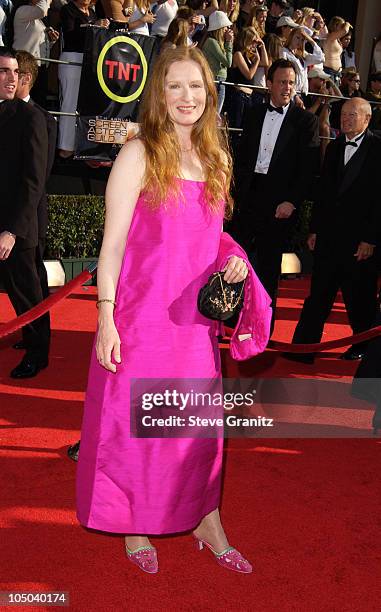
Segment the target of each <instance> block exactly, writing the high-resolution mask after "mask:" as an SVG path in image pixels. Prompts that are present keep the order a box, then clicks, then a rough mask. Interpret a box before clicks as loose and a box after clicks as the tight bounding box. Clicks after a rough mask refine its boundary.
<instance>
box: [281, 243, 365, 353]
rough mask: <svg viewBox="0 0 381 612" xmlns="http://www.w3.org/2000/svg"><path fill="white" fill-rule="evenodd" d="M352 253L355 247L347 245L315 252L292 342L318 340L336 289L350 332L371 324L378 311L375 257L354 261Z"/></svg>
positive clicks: (360, 330)
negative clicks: (308, 289)
mask: <svg viewBox="0 0 381 612" xmlns="http://www.w3.org/2000/svg"><path fill="white" fill-rule="evenodd" d="M354 252H355V249H353V248H348V247H343V248H342V250H340V249H339V248H338V249H337V250H335V249H331V250H323V251H320V252H319V251H317V253H316V256H315V261H314V268H313V272H312V277H311V288H310V295H309V297H308V298H307V299H306V300H305V302H304V305H303V309H302V312H301V315H300V319H299V323H298V324H297V326H296V329H295V332H294V337H293V339H292V342H293V343H296V344H301V343H308V344H309V343H315V342H320V340H321V337H322V334H323V329H324V324H325V322H326V320H327V318H328V316H329V314H330V312H331V310H332V306H333V303H334V301H335V298H336V294H337V292H338V290H339V289H341V291H342V294H343V300H344V304H345V308H346V310H347V314H348V319H349V323H350V326H351V328H352V331H353V333H355V334H356V333H358V332H362V331H365V330H367V329H369V328H370V327H371V326H372V323H373V321H374V318H375V316H376V313H377V268H376V262H375V256H373V257H370V258H369V259H366V260H364V261H357V260H356V258H355V257H354V255H353V254H354ZM357 346H358V347H359V345H357Z"/></svg>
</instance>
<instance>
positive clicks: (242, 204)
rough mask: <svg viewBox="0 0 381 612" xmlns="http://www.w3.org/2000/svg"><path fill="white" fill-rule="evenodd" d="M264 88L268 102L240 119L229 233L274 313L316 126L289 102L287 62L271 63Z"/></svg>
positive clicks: (291, 72)
mask: <svg viewBox="0 0 381 612" xmlns="http://www.w3.org/2000/svg"><path fill="white" fill-rule="evenodd" d="M267 85H268V88H269V93H270V102H269V104H267V105H266V104H260V105H258V106H254V107H253V108H250V109H248V110H247V112H246V115H245V118H244V124H243V134H242V137H241V142H240V148H239V152H238V156H237V160H236V164H235V184H236V194H235V200H236V204H237V209H236V213H235V215H234V218H233V223H232V230H231V231H232V234H233V235H234V237H235V238H236V239H237V240H238V242H240V243H241V244H242V246H243V247H244V248H245V250H246V251H247V253H248V255H249V258H250V261H251V263H252V265H253V267H254V269H255V271H256V273H257V274H258V276H259V278H260V280H261V282H262V283H263V285H264V287H265V289H266V290H267V292H268V293H269V295H270V297H271V298H272V307H273V309H275V303H276V295H277V289H278V279H279V275H280V269H281V261H282V253H283V249H284V246H285V244H286V242H287V239H288V237H289V235H290V232H291V229H292V228H293V225H294V220H295V217H296V215H295V211H296V209H297V208H298V206H299V205H300V204H301V203H302V202H303V200H304V199H305V198H306V197H307V195H308V192H309V189H310V187H311V184H312V181H313V178H314V175H316V174H317V172H318V167H319V126H318V120H317V118H316V117H315V116H314V115H313V114H312V113H309V112H307V111H305V110H303V109H301V108H299V107H298V106H296V105H295V104H293V103H292V101H291V98H292V95H293V93H294V86H295V69H294V65H293V64H292V62H289V61H288V60H285V59H280V60H277V61H275V62H274V63H273V64H272V65H271V67H270V69H269V72H268V80H267Z"/></svg>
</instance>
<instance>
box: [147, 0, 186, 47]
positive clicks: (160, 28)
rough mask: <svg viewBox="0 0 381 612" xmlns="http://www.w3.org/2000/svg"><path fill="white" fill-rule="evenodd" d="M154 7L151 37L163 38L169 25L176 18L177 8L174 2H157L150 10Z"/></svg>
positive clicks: (168, 0) (162, 0)
mask: <svg viewBox="0 0 381 612" xmlns="http://www.w3.org/2000/svg"><path fill="white" fill-rule="evenodd" d="M154 7H155V9H156V10H155V16H156V19H155V21H154V23H153V24H152V28H151V35H152V36H157V37H158V38H164V36H167V34H168V28H169V24H170V23H171V21H173V20H174V18H175V17H176V14H177V10H178V8H179V6H178V4H177V2H176V0H159V1H158V2H156V3H155V4H153V5H152V6H151V8H152V10H154Z"/></svg>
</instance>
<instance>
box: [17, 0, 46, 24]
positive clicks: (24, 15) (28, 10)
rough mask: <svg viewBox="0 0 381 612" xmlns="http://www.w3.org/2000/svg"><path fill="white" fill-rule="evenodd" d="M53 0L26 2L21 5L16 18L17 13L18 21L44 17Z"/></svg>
mask: <svg viewBox="0 0 381 612" xmlns="http://www.w3.org/2000/svg"><path fill="white" fill-rule="evenodd" d="M51 1H52V0H38V2H37V3H36V4H34V5H32V4H26V5H24V6H20V8H18V9H17V11H16V13H15V19H16V15H17V19H16V20H17V21H35V20H36V19H42V18H43V17H46V15H47V14H48V9H49V7H50V4H51Z"/></svg>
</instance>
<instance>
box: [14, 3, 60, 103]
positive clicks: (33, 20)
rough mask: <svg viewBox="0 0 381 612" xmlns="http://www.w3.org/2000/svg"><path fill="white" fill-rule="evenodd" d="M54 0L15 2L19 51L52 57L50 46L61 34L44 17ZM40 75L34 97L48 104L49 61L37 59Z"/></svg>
mask: <svg viewBox="0 0 381 612" xmlns="http://www.w3.org/2000/svg"><path fill="white" fill-rule="evenodd" d="M51 1H52V0H21V2H19V3H17V4H15V8H16V11H15V16H14V19H13V32H14V34H13V48H14V49H16V50H17V51H28V52H29V53H31V54H32V55H33V56H34V57H36V58H37V57H38V58H40V57H42V58H43V57H47V58H48V57H50V48H51V46H52V45H53V44H54V43H55V42H56V41H57V39H58V37H59V34H58V32H56V31H55V30H53V28H47V27H46V25H45V24H44V22H43V21H42V19H43V18H44V17H46V15H47V13H48V9H49V7H50V4H51ZM37 63H38V66H39V69H38V77H37V80H36V82H35V84H34V86H33V92H32V95H33V99H34V101H35V102H37V103H38V104H40V105H41V106H46V95H47V92H48V67H49V64H48V63H47V62H41V61H39V60H38V61H37Z"/></svg>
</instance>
